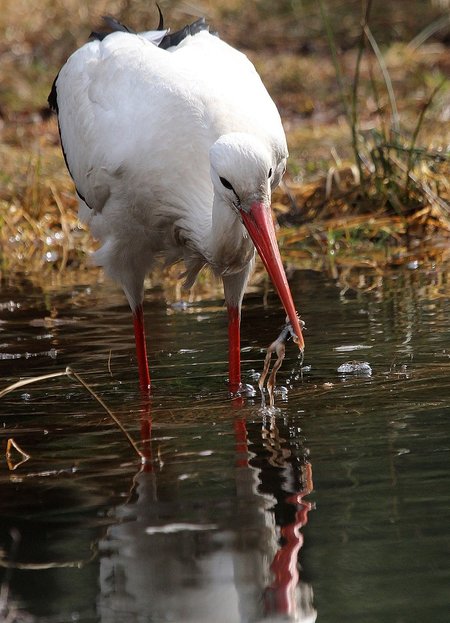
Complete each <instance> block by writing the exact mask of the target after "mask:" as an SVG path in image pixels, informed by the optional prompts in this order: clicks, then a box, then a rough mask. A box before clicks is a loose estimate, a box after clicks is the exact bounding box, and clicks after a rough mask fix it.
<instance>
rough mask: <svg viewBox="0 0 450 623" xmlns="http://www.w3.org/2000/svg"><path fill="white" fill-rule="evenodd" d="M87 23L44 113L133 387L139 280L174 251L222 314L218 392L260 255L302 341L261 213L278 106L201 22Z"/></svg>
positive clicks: (140, 354)
mask: <svg viewBox="0 0 450 623" xmlns="http://www.w3.org/2000/svg"><path fill="white" fill-rule="evenodd" d="M107 24H108V26H109V28H110V29H112V30H113V32H112V33H92V35H91V40H90V41H89V42H88V43H86V44H85V45H83V46H82V47H81V48H80V49H79V50H77V51H76V52H74V53H73V54H72V56H71V57H70V58H69V59H68V61H67V62H66V63H65V65H64V66H63V67H62V69H61V71H60V72H59V74H58V76H57V77H56V79H55V81H54V84H53V87H52V90H51V93H50V96H49V104H50V106H51V107H52V108H53V110H54V111H55V112H56V113H57V115H58V125H59V131H60V136H61V144H62V148H63V153H64V158H65V161H66V164H67V168H68V170H69V173H70V174H71V176H72V178H73V180H74V183H75V187H76V193H77V195H78V200H79V216H80V219H81V220H82V221H84V222H85V223H87V224H88V225H89V227H90V229H91V231H92V233H93V235H94V236H95V237H96V238H98V239H99V240H100V242H101V244H102V246H101V247H100V249H99V250H98V251H97V252H96V253H95V254H94V261H96V263H97V264H98V265H100V266H103V267H104V269H105V272H106V273H107V274H108V275H109V276H110V277H112V278H113V279H115V280H116V281H117V282H119V283H120V284H121V286H122V287H123V290H124V292H125V295H126V296H127V299H128V302H129V304H130V307H131V309H132V311H133V319H134V330H135V339H136V352H137V360H138V366H139V379H140V385H141V388H142V389H143V390H144V391H148V389H149V387H150V375H149V371H148V363H147V355H146V344H145V333H144V318H143V312H142V303H143V293H144V278H145V276H146V274H147V273H148V272H149V271H151V270H152V268H153V267H154V266H155V264H156V263H157V262H158V261H161V260H162V263H163V264H165V265H170V264H173V263H175V262H179V261H184V263H185V266H186V271H185V276H186V282H185V285H186V286H187V287H190V286H191V285H192V284H193V283H194V281H195V279H196V277H197V275H198V273H199V271H200V270H201V269H202V268H203V267H204V266H206V265H207V266H210V267H211V269H212V270H213V272H214V273H215V274H216V275H218V276H219V277H221V278H222V280H223V284H224V293H225V302H226V305H227V310H228V319H229V322H228V337H229V379H230V390H231V392H232V393H236V392H238V391H239V389H240V388H241V372H240V368H241V365H240V319H241V305H242V298H243V295H244V291H245V287H246V284H247V281H248V279H249V276H250V274H251V272H252V269H253V265H254V256H255V249H256V251H257V252H258V254H259V255H260V257H261V259H262V261H263V263H264V265H265V267H266V269H267V271H268V273H269V275H270V277H271V279H272V282H273V284H274V286H275V288H276V290H277V292H278V295H279V297H280V300H281V303H282V305H283V307H284V308H285V310H286V313H287V315H288V317H289V320H290V322H291V326H292V331H293V333H295V335H296V337H297V343H298V347H299V348H300V350H302V349H303V346H304V344H303V337H302V332H301V326H300V323H299V321H298V318H297V315H296V312H295V306H294V303H293V300H292V295H291V292H290V289H289V285H288V282H287V279H286V275H285V272H284V269H283V265H282V262H281V258H280V253H279V250H278V246H277V242H276V236H275V229H274V225H273V220H272V214H271V210H270V201H271V194H272V191H273V189H274V188H276V187H277V186H278V184H279V183H280V181H281V178H282V176H283V174H284V171H285V168H286V160H287V156H288V151H287V145H286V137H285V134H284V131H283V127H282V124H281V119H280V115H279V113H278V111H277V109H276V107H275V104H274V102H273V101H272V99H271V98H270V96H269V94H268V93H267V91H266V89H265V88H264V86H263V84H262V82H261V79H260V78H259V76H258V74H257V73H256V70H255V68H254V66H253V65H252V64H251V63H250V61H249V60H248V59H247V58H246V56H245V55H243V54H241V53H240V52H238V51H237V50H235V49H233V48H232V47H231V46H229V45H227V44H226V43H224V42H223V41H221V40H220V39H219V37H218V36H215V35H212V34H210V33H209V31H208V26H207V24H206V23H205V21H204V20H203V19H200V20H197V21H196V22H194V23H193V24H191V25H189V26H186V27H185V28H184V29H182V30H181V31H179V32H175V33H170V34H169V32H168V31H167V30H164V29H163V23H162V21H160V24H159V26H158V29H157V30H154V31H145V32H141V33H136V32H134V31H132V30H130V29H129V28H127V27H126V26H123V25H122V24H120V23H119V22H117V21H116V20H114V19H112V18H109V19H108V20H107Z"/></svg>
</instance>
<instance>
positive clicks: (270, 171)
mask: <svg viewBox="0 0 450 623" xmlns="http://www.w3.org/2000/svg"><path fill="white" fill-rule="evenodd" d="M267 177H268V178H271V177H272V167H270V169H269V175H268V176H267Z"/></svg>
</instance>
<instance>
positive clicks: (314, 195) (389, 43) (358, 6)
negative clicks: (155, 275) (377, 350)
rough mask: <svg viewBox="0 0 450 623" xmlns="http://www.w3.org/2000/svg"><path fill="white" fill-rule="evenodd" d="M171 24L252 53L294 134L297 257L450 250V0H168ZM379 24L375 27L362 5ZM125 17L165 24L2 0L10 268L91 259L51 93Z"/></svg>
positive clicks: (287, 239)
mask: <svg viewBox="0 0 450 623" xmlns="http://www.w3.org/2000/svg"><path fill="white" fill-rule="evenodd" d="M159 4H160V6H161V9H162V11H163V13H164V16H165V20H166V26H170V28H171V29H172V30H175V29H176V28H178V27H181V26H184V25H185V24H186V23H187V22H190V21H192V20H194V19H196V18H198V17H199V16H205V17H206V18H207V20H208V22H209V23H210V24H211V29H212V30H214V31H217V32H218V33H219V35H220V36H221V37H222V38H223V39H224V40H226V41H227V42H229V43H231V44H232V45H234V46H236V47H238V48H239V49H241V50H243V51H244V52H245V53H246V54H247V55H248V56H249V57H250V59H251V60H252V61H253V62H254V63H255V65H256V67H257V69H258V71H259V72H260V74H261V76H262V78H263V80H264V82H265V84H266V86H267V87H268V90H269V92H270V93H271V94H272V96H273V98H274V99H275V101H276V103H277V105H278V107H279V109H280V112H281V115H282V118H283V122H284V125H285V129H286V132H287V136H288V143H289V147H290V153H291V158H290V162H289V169H288V175H287V177H286V184H285V185H284V186H283V188H282V189H281V190H280V192H279V193H277V195H276V196H275V198H274V208H275V212H276V214H277V218H278V221H279V224H280V226H281V231H280V237H281V240H282V242H283V246H284V249H285V252H286V253H287V255H288V257H289V258H290V261H291V262H293V263H299V264H302V263H303V264H304V263H306V265H314V266H319V265H320V264H321V263H322V262H323V261H324V259H325V260H326V261H328V262H329V261H330V257H332V258H333V263H334V264H337V265H339V264H341V265H352V266H353V265H364V266H366V265H368V264H370V265H371V266H373V267H375V268H377V269H379V268H380V267H381V268H383V267H385V266H390V265H392V264H395V263H404V262H411V261H416V260H417V259H419V260H420V261H424V260H425V259H429V258H431V259H432V260H433V261H434V260H435V259H436V258H438V257H439V259H441V260H442V259H445V258H446V254H447V250H446V249H447V248H448V247H449V245H448V233H449V231H450V214H449V198H450V187H449V184H450V182H449V179H450V176H449V145H450V82H449V76H450V47H449V46H450V2H449V0H392V1H391V2H384V1H381V0H373V1H372V2H370V0H321V1H319V0H277V1H275V0H259V1H258V0H256V1H254V2H248V1H244V0H222V1H221V0H216V1H214V0H209V1H208V0H193V1H191V2H188V1H182V0H159ZM365 14H366V17H367V24H366V27H365V29H364V24H363V22H364V15H365ZM102 15H113V16H115V17H117V18H118V19H119V20H120V21H123V22H124V23H126V24H128V25H130V26H131V27H133V28H134V29H136V30H150V29H152V28H154V27H156V24H157V22H158V14H157V9H156V5H155V4H154V3H153V2H149V1H148V0H146V1H145V2H144V1H143V0H96V1H89V2H88V1H87V0H40V2H39V5H38V6H37V4H36V3H35V2H34V1H31V0H3V1H2V10H1V12H0V227H1V229H0V245H1V247H0V253H1V255H0V266H1V267H2V269H3V271H6V272H9V273H10V272H14V271H25V272H27V273H35V274H37V275H39V276H42V274H43V271H44V273H45V274H49V275H61V274H62V273H63V272H64V273H66V274H67V270H66V269H67V268H72V269H73V270H72V271H69V272H72V273H76V272H77V271H81V270H88V268H87V263H86V257H87V254H88V252H89V250H90V249H91V248H92V245H93V242H92V240H91V239H90V237H89V235H88V234H87V233H86V232H85V231H84V230H83V228H82V227H80V225H79V224H78V222H77V219H76V201H75V199H74V194H73V187H72V184H71V182H70V179H69V177H68V174H67V173H66V171H65V166H64V162H63V158H62V155H61V152H60V148H59V137H58V132H57V125H56V121H55V119H54V117H53V116H51V115H49V112H48V109H47V104H46V99H47V95H48V92H49V90H50V87H51V84H52V81H53V79H54V77H55V75H56V74H57V72H58V70H59V68H60V67H61V65H62V64H63V63H64V61H65V60H66V59H67V57H68V56H69V55H70V54H71V53H72V52H73V51H74V50H75V49H76V48H77V47H79V46H80V45H82V44H83V43H84V42H85V41H86V40H87V39H88V37H89V34H90V32H91V31H92V30H94V29H99V28H100V29H101V16H102Z"/></svg>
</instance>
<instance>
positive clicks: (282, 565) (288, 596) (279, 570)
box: [265, 463, 313, 615]
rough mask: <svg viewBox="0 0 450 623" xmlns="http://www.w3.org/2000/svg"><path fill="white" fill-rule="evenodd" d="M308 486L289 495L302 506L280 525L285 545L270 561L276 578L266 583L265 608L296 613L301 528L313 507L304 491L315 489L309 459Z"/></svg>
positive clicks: (305, 468)
mask: <svg viewBox="0 0 450 623" xmlns="http://www.w3.org/2000/svg"><path fill="white" fill-rule="evenodd" d="M303 477H304V482H305V486H304V488H303V489H302V491H300V492H299V493H296V494H294V495H291V496H289V497H288V498H286V502H288V503H290V504H294V505H296V506H298V505H299V506H300V508H299V509H298V510H297V512H296V514H295V519H294V521H293V522H292V523H290V524H288V525H287V526H283V527H282V528H281V532H280V534H281V538H282V539H283V541H284V545H282V546H281V547H280V549H279V550H278V551H277V553H276V554H275V557H274V559H273V561H272V564H271V565H270V569H271V571H272V573H273V575H274V580H273V582H272V584H271V585H270V586H268V587H267V589H266V593H265V605H266V612H267V613H268V614H269V613H276V614H287V615H292V614H294V613H295V608H296V600H295V590H296V587H297V584H298V581H299V574H298V568H297V559H298V552H299V550H300V548H301V547H302V545H303V535H302V534H301V532H300V530H301V528H302V527H303V526H304V525H305V524H306V523H307V521H308V513H309V511H310V510H311V508H312V505H311V503H310V502H305V501H303V498H304V496H305V495H308V494H310V493H311V491H312V490H313V482H312V468H311V464H310V463H307V464H306V465H305V466H304V476H303Z"/></svg>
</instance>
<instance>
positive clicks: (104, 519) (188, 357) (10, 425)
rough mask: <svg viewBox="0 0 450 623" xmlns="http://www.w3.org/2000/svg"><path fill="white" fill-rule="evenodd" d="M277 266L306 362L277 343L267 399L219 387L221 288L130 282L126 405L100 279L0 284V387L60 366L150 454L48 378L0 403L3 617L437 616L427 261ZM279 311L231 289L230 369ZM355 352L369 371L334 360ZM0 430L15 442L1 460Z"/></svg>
mask: <svg viewBox="0 0 450 623" xmlns="http://www.w3.org/2000/svg"><path fill="white" fill-rule="evenodd" d="M291 283H292V286H293V292H294V298H295V300H296V301H297V302H298V307H299V309H301V311H302V316H303V318H304V319H305V321H306V323H307V327H308V330H307V333H306V340H307V351H306V357H305V366H306V367H305V369H304V371H303V375H300V374H299V370H298V366H297V362H296V359H295V357H296V353H295V349H294V348H293V347H289V348H288V355H287V358H286V361H285V364H284V366H283V368H282V369H281V371H280V373H279V377H278V381H279V383H280V385H281V384H282V385H284V386H286V388H287V391H286V392H284V393H282V394H280V395H279V396H278V397H277V409H276V410H275V411H274V412H269V411H267V410H266V411H262V410H261V408H260V404H259V399H258V398H257V399H255V400H253V401H252V400H250V401H247V402H245V403H244V404H243V405H242V406H240V405H239V404H235V403H233V402H231V401H230V400H229V399H228V398H227V395H226V386H225V376H226V328H225V313H224V310H223V309H222V307H221V302H220V301H206V302H204V303H201V304H195V305H194V306H190V307H188V308H187V309H186V310H181V309H178V308H175V309H173V308H171V307H168V306H167V305H166V303H165V301H164V297H163V295H162V294H161V293H160V292H150V293H149V294H148V296H147V299H146V321H147V327H148V331H149V334H150V337H149V350H150V360H151V368H152V371H153V381H154V395H153V399H152V402H151V404H149V405H148V404H147V405H145V404H142V403H141V399H140V396H139V392H138V390H137V381H136V377H137V373H136V367H135V362H134V352H133V338H132V329H131V323H130V313H129V310H128V309H127V307H126V305H125V303H124V300H123V297H122V295H121V294H120V293H119V292H117V291H116V290H114V289H113V287H112V286H111V287H110V286H95V287H94V286H92V287H91V289H89V288H87V287H85V288H83V287H77V288H72V289H71V288H65V289H64V288H62V289H60V290H59V292H58V294H54V295H52V294H46V295H45V296H44V295H43V294H42V293H41V292H39V291H37V290H36V289H33V288H31V287H30V285H29V284H26V283H25V282H24V283H17V282H13V283H9V284H8V283H6V282H3V284H2V290H1V299H0V373H1V385H2V387H4V386H6V385H8V384H9V383H11V382H14V381H16V380H18V379H19V378H21V377H26V376H35V375H38V374H45V373H50V372H56V371H59V370H64V368H65V366H67V365H71V366H72V367H73V368H74V369H75V370H76V371H77V372H79V373H80V374H81V375H82V376H83V378H85V379H86V380H87V381H88V382H89V383H90V384H91V385H92V386H93V387H94V389H95V390H96V391H97V392H98V393H99V394H100V395H101V396H102V398H103V399H104V400H105V402H106V403H107V404H108V406H109V407H110V408H111V409H113V411H114V412H115V413H116V414H118V416H119V417H120V419H121V421H122V422H123V424H124V425H125V426H126V427H127V429H128V430H129V432H130V433H131V434H132V436H133V437H134V438H135V439H136V440H137V441H138V442H139V445H140V447H141V448H142V449H144V450H145V452H146V453H147V454H148V455H149V456H151V457H152V460H151V461H150V462H149V464H148V465H147V467H146V468H145V469H142V468H141V466H140V464H139V461H138V460H137V458H136V457H135V455H134V453H133V451H132V450H131V448H130V447H129V446H128V444H127V443H126V441H125V439H124V437H123V436H122V434H121V433H120V432H119V431H118V430H117V427H116V426H115V425H114V424H113V422H112V421H111V420H110V419H109V417H108V416H107V415H106V414H105V412H104V411H102V409H101V408H100V407H99V405H98V404H97V403H96V402H95V401H94V400H93V399H92V398H91V397H90V396H89V394H87V393H86V392H85V390H84V389H83V388H81V387H80V386H78V385H77V384H76V383H75V382H73V381H71V380H70V379H67V378H65V377H61V378H57V379H53V380H49V381H45V382H42V383H39V384H35V385H30V386H27V387H22V388H20V389H18V390H16V391H15V392H14V393H11V394H9V395H7V396H6V397H4V398H3V399H2V400H1V401H0V426H1V428H0V431H1V432H0V434H1V439H2V442H1V457H0V552H1V560H0V562H1V564H2V566H1V567H0V582H2V585H3V591H2V592H1V593H0V612H1V608H2V607H3V613H2V614H0V620H2V616H3V620H8V621H9V619H7V618H6V617H7V614H6V608H5V603H6V604H7V607H8V608H9V609H10V612H11V610H12V609H13V608H14V607H16V608H17V609H18V613H16V619H14V618H12V619H11V621H38V622H39V623H43V622H49V623H50V622H51V623H55V622H66V621H67V622H69V621H81V622H83V623H85V622H86V623H87V622H102V623H106V622H107V623H122V622H128V621H131V622H136V623H137V622H139V623H141V622H145V623H147V622H158V623H159V622H165V621H170V622H177V623H182V622H195V623H209V622H211V623H215V622H219V623H221V622H223V623H234V622H238V621H243V622H244V621H245V622H246V621H248V622H256V621H264V622H268V621H284V620H291V621H303V622H306V621H315V620H318V621H321V622H323V623H339V622H340V621H346V622H353V621H354V622H358V623H359V622H364V623H391V622H392V623H406V622H408V623H410V622H415V621H424V620H428V621H430V622H433V623H444V622H447V621H448V613H449V611H450V608H449V605H450V604H449V594H450V591H449V586H450V558H449V545H450V477H449V468H450V461H449V458H450V454H449V450H450V440H449V437H450V411H449V406H450V376H449V372H450V346H449V337H450V285H449V284H447V280H446V277H445V274H444V273H442V272H435V271H429V272H425V271H420V270H414V271H405V272H403V271H399V272H394V273H392V274H391V275H388V276H386V277H384V278H383V281H382V283H380V284H378V287H377V288H376V289H374V290H369V291H367V292H366V293H356V292H355V291H353V290H351V289H350V290H348V291H346V292H344V291H342V290H341V289H340V288H339V287H338V286H337V285H336V284H335V283H334V282H332V281H331V280H328V279H326V278H325V277H323V276H320V275H318V274H314V273H306V272H297V273H295V274H294V275H293V277H292V281H291ZM282 321H283V314H282V313H281V311H280V307H279V304H278V302H277V299H276V297H275V296H269V300H268V303H267V306H266V307H263V305H262V296H260V295H257V294H253V295H250V296H248V297H247V299H246V305H245V309H244V320H243V349H244V352H243V358H244V376H245V380H246V381H247V382H249V383H252V382H253V383H255V381H254V378H253V373H254V371H256V372H259V371H261V369H262V362H263V358H264V347H265V346H267V344H268V343H269V342H271V341H272V339H274V338H275V336H276V335H277V333H278V328H279V326H280V324H282ZM110 351H111V372H112V376H111V375H110V373H109V371H108V357H109V352H110ZM352 360H359V361H366V362H368V363H369V364H370V366H371V368H372V375H371V376H367V375H366V376H359V377H357V376H352V375H348V376H340V375H339V374H338V373H337V368H338V367H339V366H340V365H341V364H343V363H345V362H347V361H352ZM150 421H151V441H147V442H145V443H144V442H142V441H140V440H141V435H143V437H144V438H147V437H148V435H149V429H150ZM9 438H13V439H14V440H15V441H16V442H17V443H18V444H19V446H20V447H21V448H22V449H23V450H25V451H26V452H27V453H28V454H30V455H31V458H30V459H29V460H28V461H26V462H24V463H22V464H21V465H17V463H18V461H19V455H18V454H17V453H14V455H13V460H12V464H11V465H10V468H13V467H15V469H10V468H8V464H7V461H6V458H5V448H6V440H7V439H9ZM312 484H313V486H312ZM6 589H8V593H7V592H6ZM20 617H22V618H20Z"/></svg>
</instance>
